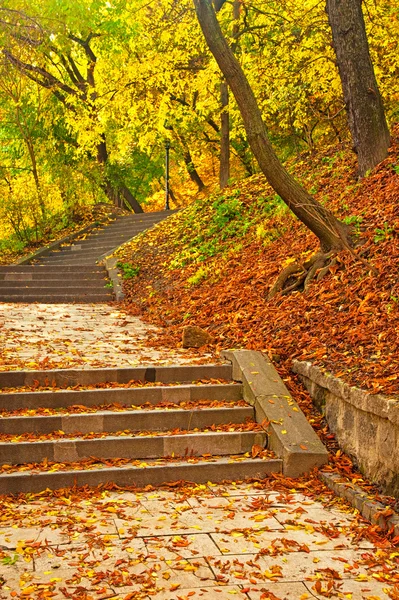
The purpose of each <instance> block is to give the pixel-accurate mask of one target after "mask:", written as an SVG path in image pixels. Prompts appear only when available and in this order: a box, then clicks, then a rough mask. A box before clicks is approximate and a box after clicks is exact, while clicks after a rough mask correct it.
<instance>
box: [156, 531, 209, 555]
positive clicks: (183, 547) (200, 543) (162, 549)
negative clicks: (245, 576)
mask: <svg viewBox="0 0 399 600" xmlns="http://www.w3.org/2000/svg"><path fill="white" fill-rule="evenodd" d="M144 542H145V545H146V547H147V552H148V558H149V559H152V558H153V557H154V559H157V558H159V559H160V560H176V559H177V558H178V557H180V558H187V559H189V558H195V557H206V556H218V555H221V552H220V551H219V548H218V547H217V545H216V544H215V542H214V541H213V539H212V537H211V536H209V535H207V534H203V533H197V534H192V535H175V536H154V537H149V538H144Z"/></svg>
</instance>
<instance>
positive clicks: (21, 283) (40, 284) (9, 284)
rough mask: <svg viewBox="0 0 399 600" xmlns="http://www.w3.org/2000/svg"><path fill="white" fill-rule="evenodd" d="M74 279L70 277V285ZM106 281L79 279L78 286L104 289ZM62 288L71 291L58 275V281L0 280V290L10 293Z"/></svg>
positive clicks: (100, 279)
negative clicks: (16, 290)
mask: <svg viewBox="0 0 399 600" xmlns="http://www.w3.org/2000/svg"><path fill="white" fill-rule="evenodd" d="M75 281H76V278H73V277H71V279H70V282H71V284H73V283H75ZM106 283H107V280H106V279H103V278H93V279H79V286H80V287H81V288H84V289H86V290H88V289H104V286H105V285H106ZM60 287H63V288H65V289H72V288H69V287H68V284H67V283H66V281H65V278H64V277H62V275H60V278H59V279H28V280H26V279H25V280H16V281H13V280H6V281H4V280H0V290H3V289H6V290H8V291H10V290H11V289H13V290H15V289H16V288H18V289H19V288H21V289H22V290H23V289H26V288H30V289H32V288H35V289H36V288H41V289H54V288H60Z"/></svg>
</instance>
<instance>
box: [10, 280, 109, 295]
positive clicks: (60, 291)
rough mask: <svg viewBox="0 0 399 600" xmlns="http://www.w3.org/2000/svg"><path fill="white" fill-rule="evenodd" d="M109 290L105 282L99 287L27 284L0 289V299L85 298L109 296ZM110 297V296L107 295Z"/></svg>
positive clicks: (94, 285) (93, 285)
mask: <svg viewBox="0 0 399 600" xmlns="http://www.w3.org/2000/svg"><path fill="white" fill-rule="evenodd" d="M109 292H110V289H109V288H106V287H105V282H104V283H102V282H100V283H99V285H96V284H92V285H90V286H89V285H80V286H76V287H75V286H65V285H62V283H61V282H59V283H58V286H55V285H53V286H48V285H42V286H40V287H37V286H30V285H29V284H27V283H25V285H24V286H23V287H22V286H21V287H14V286H12V287H6V288H1V287H0V298H1V297H2V295H7V296H11V295H12V296H36V295H38V294H39V295H41V296H42V295H48V296H53V295H55V296H61V295H63V296H71V295H72V296H75V295H79V296H80V295H82V296H87V295H88V294H90V295H91V294H100V295H101V294H104V293H105V294H107V295H108V294H109ZM109 295H112V294H109Z"/></svg>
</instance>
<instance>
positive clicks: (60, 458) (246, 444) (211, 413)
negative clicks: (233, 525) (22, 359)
mask: <svg viewBox="0 0 399 600" xmlns="http://www.w3.org/2000/svg"><path fill="white" fill-rule="evenodd" d="M106 382H108V387H107V386H106ZM129 382H130V383H129ZM43 387H45V389H44V390H43ZM0 388H1V389H2V390H3V392H2V393H1V394H0V494H7V493H13V494H18V493H21V492H23V493H26V492H39V491H42V490H44V489H46V488H49V489H59V488H64V487H71V486H74V485H77V486H83V485H90V486H97V485H100V484H104V485H106V484H109V483H115V484H117V485H119V486H130V485H135V486H138V487H143V486H146V485H158V484H162V483H167V482H173V481H179V480H186V481H195V482H197V483H201V482H206V481H222V480H224V479H244V478H246V477H264V476H266V475H267V474H270V473H272V472H281V471H282V461H281V460H279V459H276V458H273V457H272V458H268V457H267V455H268V453H265V456H263V458H257V456H258V455H259V453H261V452H262V448H265V446H266V445H267V436H266V433H265V431H264V430H263V428H262V427H261V426H260V425H259V424H257V423H256V422H255V415H254V409H253V407H252V406H250V405H249V404H247V403H246V402H244V401H243V399H242V398H243V396H242V386H241V385H240V384H238V383H235V382H233V381H232V367H231V365H230V364H229V365H227V364H224V365H200V366H198V365H190V366H170V367H159V366H155V367H141V368H123V369H101V370H89V369H88V370H80V371H79V370H60V371H26V372H23V371H19V372H0ZM253 448H255V449H256V452H255V454H254V456H255V458H252V455H251V454H252V450H253ZM270 454H271V453H270Z"/></svg>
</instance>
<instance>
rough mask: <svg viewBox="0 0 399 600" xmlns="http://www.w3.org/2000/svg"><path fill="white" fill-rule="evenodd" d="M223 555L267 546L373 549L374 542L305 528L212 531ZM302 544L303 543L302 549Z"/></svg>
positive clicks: (288, 548) (251, 550)
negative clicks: (352, 542)
mask: <svg viewBox="0 0 399 600" xmlns="http://www.w3.org/2000/svg"><path fill="white" fill-rule="evenodd" d="M210 535H211V537H212V539H213V540H214V542H215V543H216V545H217V547H218V548H219V549H220V551H221V553H222V554H238V553H240V554H253V553H256V552H260V551H261V550H265V549H267V548H276V551H277V549H280V551H282V552H284V550H285V549H287V550H291V551H292V550H295V549H296V550H297V551H298V552H300V551H302V552H306V551H307V549H308V550H334V549H337V548H350V547H352V548H353V547H359V548H364V549H369V548H372V547H373V546H372V544H371V542H368V541H367V540H362V541H361V542H360V543H359V544H358V545H353V544H351V540H350V538H348V537H347V536H345V535H342V534H341V535H339V536H337V537H334V538H332V539H330V538H328V537H327V536H325V535H322V534H321V533H318V532H316V531H314V532H310V531H306V530H288V531H286V530H278V531H262V530H260V531H250V532H245V533H242V532H235V531H233V532H231V533H230V534H228V533H211V534H210ZM301 546H303V548H302V550H301Z"/></svg>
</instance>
